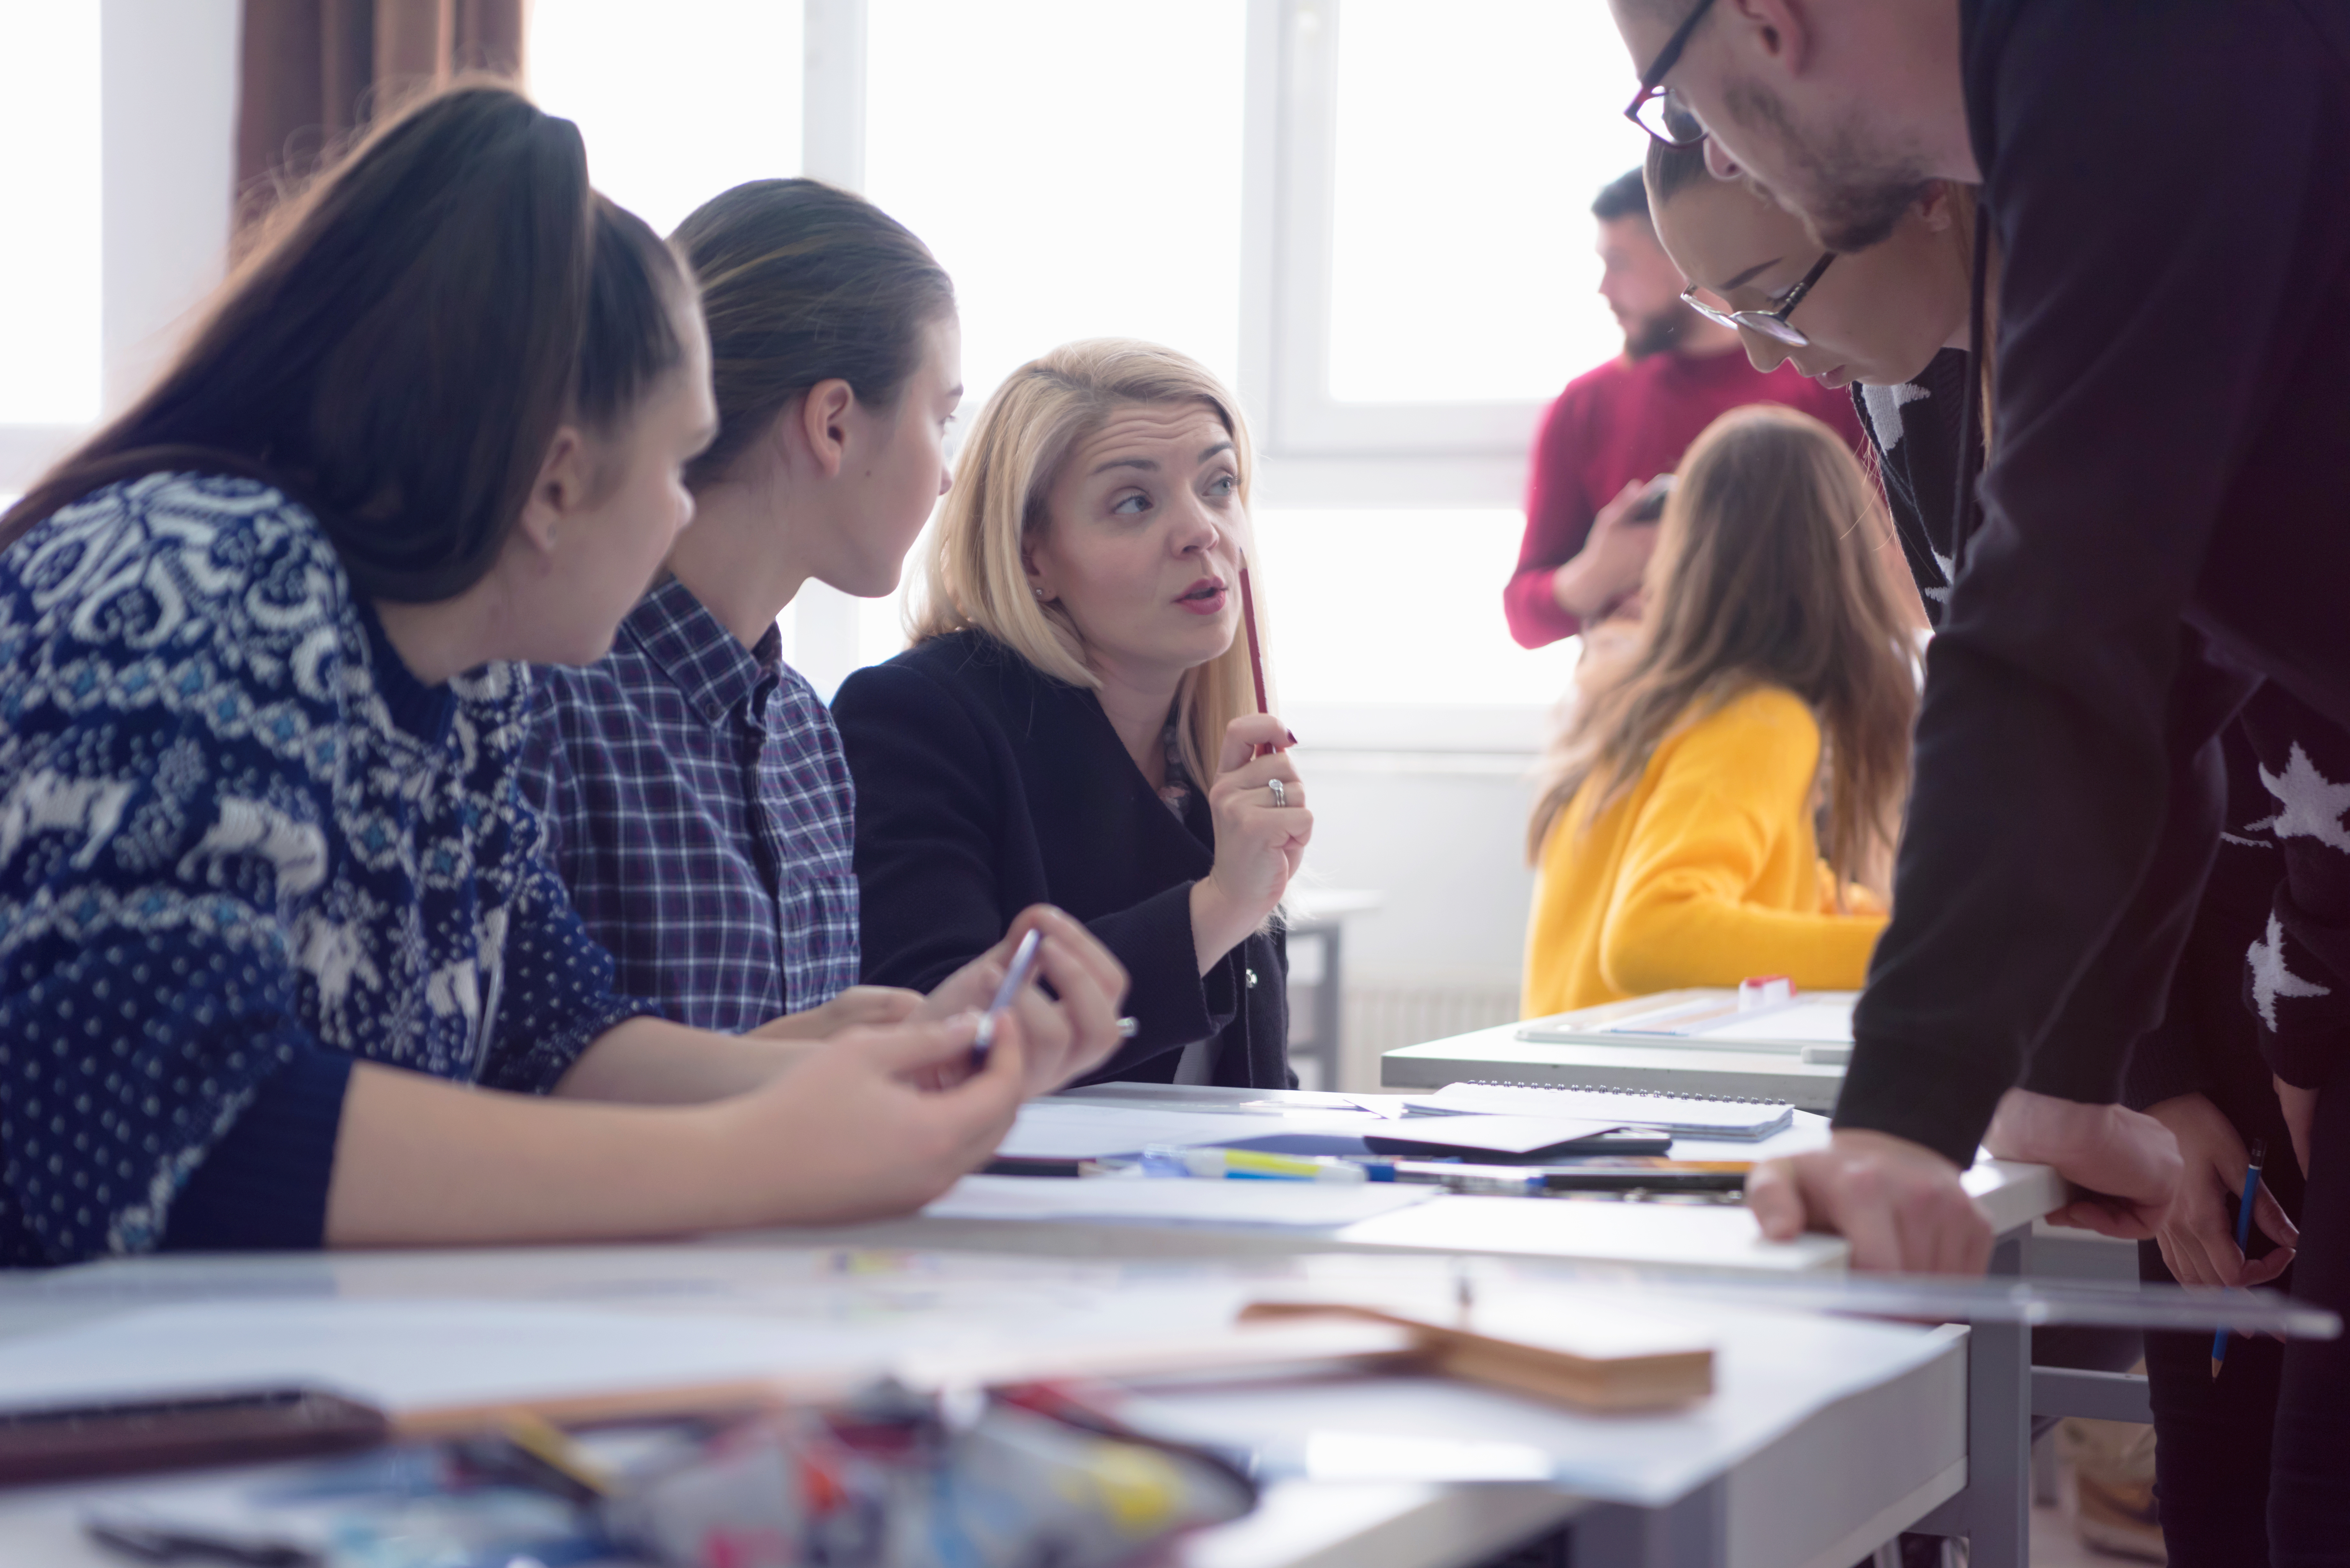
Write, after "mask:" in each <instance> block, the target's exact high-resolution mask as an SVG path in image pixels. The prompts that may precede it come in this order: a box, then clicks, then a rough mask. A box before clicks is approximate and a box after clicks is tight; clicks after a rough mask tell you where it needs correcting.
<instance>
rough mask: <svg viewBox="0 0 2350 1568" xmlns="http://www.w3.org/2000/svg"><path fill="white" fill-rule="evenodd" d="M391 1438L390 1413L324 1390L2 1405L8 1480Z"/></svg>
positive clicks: (245, 1459)
mask: <svg viewBox="0 0 2350 1568" xmlns="http://www.w3.org/2000/svg"><path fill="white" fill-rule="evenodd" d="M390 1437H391V1423H390V1420H389V1419H388V1418H386V1417H385V1416H384V1413H383V1412H382V1411H380V1410H378V1409H376V1408H375V1407H372V1406H369V1405H362V1404H359V1402H358V1401H357V1400H353V1399H346V1398H344V1397H341V1396H340V1395H337V1394H328V1393H323V1392H321V1391H319V1390H317V1389H315V1388H265V1389H256V1390H253V1391H250V1392H224V1393H218V1394H189V1395H183V1396H181V1397H175V1398H170V1399H149V1400H134V1401H123V1402H120V1403H109V1404H95V1405H73V1406H48V1407H36V1408H32V1409H17V1410H7V1409H0V1486H27V1485H31V1484H34V1483H36V1482H46V1481H59V1480H78V1479H80V1478H82V1477H86V1476H106V1475H130V1474H134V1473H137V1472H139V1471H143V1470H166V1469H187V1468H189V1467H191V1466H195V1465H232V1464H255V1463H259V1462H261V1461H264V1460H267V1459H300V1458H307V1457H308V1456H310V1455H313V1454H332V1453H343V1452H348V1451H349V1450H352V1449H368V1448H373V1447H375V1446H376V1445H377V1444H379V1443H383V1442H388V1441H389V1440H390Z"/></svg>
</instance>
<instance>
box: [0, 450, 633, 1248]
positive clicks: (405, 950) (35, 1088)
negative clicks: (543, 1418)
mask: <svg viewBox="0 0 2350 1568" xmlns="http://www.w3.org/2000/svg"><path fill="white" fill-rule="evenodd" d="M528 698H529V691H528V676H527V674H526V672H525V670H523V669H522V668H521V667H520V666H508V665H489V666H485V667H484V668H483V669H481V670H476V671H474V672H473V673H472V674H470V675H468V676H465V677H463V678H460V679H458V680H452V681H451V682H449V683H448V685H447V686H445V687H441V688H427V687H425V686H423V685H422V684H421V683H420V682H419V681H418V680H416V678H415V677H414V676H413V675H411V673H410V672H409V671H408V670H407V668H406V667H405V666H404V665H402V664H401V663H400V660H399V658H398V655H397V654H396V653H394V652H392V650H391V648H390V643H389V642H388V641H386V640H385V639H383V636H382V632H381V629H380V626H379V625H378V624H377V623H376V621H375V618H374V616H373V614H372V612H371V611H370V610H369V609H368V608H367V607H365V605H364V603H363V602H362V601H361V600H360V599H359V597H357V596H356V595H355V594H354V592H353V591H352V587H351V584H350V580H349V578H348V576H345V574H344V572H343V569H342V566H341V563H340V561H339V560H338V557H337V556H336V554H335V551H334V548H333V546H332V545H331V544H330V543H329V542H328V539H327V537H326V535H324V534H323V533H322V532H321V531H320V529H319V527H318V525H317V521H316V520H315V519H314V518H313V517H312V516H311V515H310V514H309V513H308V512H307V511H306V510H304V509H303V508H302V507H300V506H298V505H296V504H294V503H292V502H291V501H289V500H288V499H287V498H286V496H285V495H284V494H282V493H279V492H278V491H276V490H274V489H271V488H270V487H268V486H266V485H265V484H261V483H255V482H253V481H250V480H244V479H232V478H224V477H218V476H201V475H191V474H151V475H147V476H145V477H142V478H139V479H135V480H130V481H126V482H124V483H119V484H115V485H111V486H109V487H107V488H105V489H103V490H99V491H97V492H94V493H91V494H90V495H88V496H85V497H84V498H82V499H81V500H79V501H78V502H76V503H74V504H72V505H70V506H68V507H66V508H64V509H62V510H60V511H59V512H57V514H54V515H53V516H51V517H49V518H47V520H45V521H44V522H42V523H41V524H38V525H37V526H36V527H35V528H34V529H33V530H32V531H31V532H30V533H28V534H27V535H26V536H25V537H24V538H22V539H20V540H18V541H17V542H16V544H15V545H11V546H10V547H9V548H7V549H6V550H5V551H0V1151H5V1169H4V1170H0V1265H4V1264H26V1263H43V1262H51V1263H54V1262H71V1261H74V1260H78V1259H83V1258H88V1257H92V1256H97V1255H99V1254H104V1253H114V1252H137V1251H147V1250H149V1249H151V1248H152V1247H154V1246H156V1245H157V1244H159V1242H160V1241H162V1239H163V1238H164V1235H165V1231H166V1229H167V1227H168V1226H169V1224H170V1222H171V1219H172V1203H173V1200H174V1199H175V1197H177V1196H179V1195H180V1194H181V1193H182V1190H183V1189H185V1187H186V1185H187V1183H188V1181H189V1179H190V1177H191V1174H192V1172H194V1171H195V1170H196V1169H197V1168H199V1167H200V1166H201V1165H202V1164H203V1161H204V1160H205V1158H206V1157H207V1155H208V1154H209V1153H210V1152H212V1151H213V1149H214V1148H215V1147H217V1146H219V1145H220V1143H221V1141H222V1140H223V1139H224V1137H229V1136H230V1135H231V1132H232V1129H233V1128H234V1127H235V1126H236V1124H237V1122H238V1119H239V1117H240V1116H242V1115H243V1114H244V1112H245V1111H246V1110H247V1109H248V1108H249V1107H250V1106H253V1105H254V1104H255V1101H256V1097H257V1096H262V1095H263V1094H264V1092H265V1089H266V1088H267V1087H268V1085H269V1081H270V1080H271V1079H272V1077H273V1075H280V1074H284V1073H286V1072H287V1071H288V1069H289V1067H291V1066H294V1065H296V1064H299V1062H300V1061H301V1060H302V1059H304V1058H306V1057H309V1058H314V1059H315V1058H316V1057H317V1056H318V1055H319V1054H334V1053H341V1054H346V1055H347V1056H348V1057H355V1058H363V1059H367V1060H370V1061H376V1062H382V1063H388V1064H397V1065H399V1066H402V1067H408V1068H411V1069H413V1070H415V1071H418V1072H422V1073H428V1074H431V1075H434V1076H436V1077H442V1078H448V1079H453V1080H457V1081H460V1082H466V1083H478V1084H482V1085H488V1086H492V1087H495V1088H501V1089H509V1090H517V1091H523V1092H533V1093H543V1092H545V1091H546V1090H547V1089H548V1088H550V1087H552V1086H553V1085H554V1084H555V1082H556V1079H558V1078H560V1077H561V1076H562V1075H563V1074H564V1073H565V1072H566V1071H567V1069H568V1068H569V1066H570V1065H571V1063H572V1062H573V1061H574V1060H575V1059H576V1058H577V1055H578V1054H579V1053H580V1052H581V1051H582V1050H583V1049H585V1048H586V1046H587V1044H588V1043H589V1042H590V1041H592V1040H594V1039H595V1037H596V1036H597V1035H598V1034H599V1033H603V1032H604V1031H605V1030H606V1029H608V1028H610V1027H611V1026H612V1025H613V1024H615V1023H619V1022H620V1021H621V1020H623V1019H625V1018H628V1017H631V1016H633V1015H636V1014H638V1013H641V1012H650V1011H652V1009H651V1008H650V1005H649V1004H646V1003H643V1002H636V1001H633V1000H630V999H627V998H623V997H619V996H616V995H615V994H614V993H613V992H612V989H611V972H612V968H611V961H610V959H609V958H608V957H607V956H606V954H605V953H604V951H603V950H601V949H600V948H598V947H597V946H596V944H595V943H594V942H593V941H592V940H590V939H589V938H588V937H587V933H586V932H585V930H584V929H582V928H581V926H580V924H579V921H578V919H577V916H576V915H574V914H573V912H572V909H571V907H570V904H569V902H568V901H567V899H566V898H565V897H564V893H563V890H562V888H561V886H560V885H559V884H558V883H557V882H556V880H555V879H554V877H552V875H551V874H550V873H549V872H548V871H547V870H546V867H545V866H544V865H543V863H542V862H541V860H540V857H539V855H538V852H537V848H538V825H537V821H536V818H535V817H534V816H533V815H532V814H531V812H530V810H529V808H528V807H527V806H526V805H525V804H524V803H523V800H522V797H521V795H520V794H519V792H518V791H517V790H516V789H515V781H514V763H515V752H516V749H517V747H518V746H519V744H520V742H521V740H522V736H523V727H524V724H525V719H526V710H527V707H528ZM339 1105H340V1098H339V1092H338V1093H337V1095H336V1096H335V1098H334V1099H333V1101H332V1106H334V1107H336V1108H337V1109H338V1107H339ZM327 1136H328V1137H330V1136H331V1134H330V1133H328V1135H327ZM315 1179H316V1180H317V1182H318V1183H319V1184H320V1188H319V1190H318V1191H317V1193H314V1194H312V1195H311V1199H312V1201H313V1203H314V1205H315V1212H317V1213H323V1204H324V1196H323V1182H324V1179H325V1172H324V1170H319V1171H317V1172H316V1173H315Z"/></svg>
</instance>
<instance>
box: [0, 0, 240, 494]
mask: <svg viewBox="0 0 2350 1568" xmlns="http://www.w3.org/2000/svg"><path fill="white" fill-rule="evenodd" d="M239 10H240V6H239V5H238V3H237V0H100V5H99V418H98V420H97V421H93V422H92V423H90V424H55V423H9V424H0V493H17V492H21V491H22V490H24V489H25V488H26V486H28V485H30V484H31V483H33V482H34V481H35V480H36V479H38V478H39V477H40V475H41V472H42V471H43V470H44V469H46V468H47V466H48V465H49V464H50V463H51V462H55V461H56V460H57V458H58V457H60V456H62V455H64V453H65V452H68V451H69V450H70V449H71V448H72V447H73V445H74V443H75V442H76V441H80V440H82V439H83V438H84V437H86V436H88V434H89V433H90V431H93V430H94V429H96V428H97V427H98V425H99V424H100V423H103V422H104V421H106V420H108V419H110V418H112V417H113V416H114V415H115V414H116V413H119V412H120V411H121V410H122V408H123V407H124V406H125V405H126V404H127V403H129V402H130V400H131V399H132V398H134V397H136V396H137V395H138V394H139V392H140V390H141V389H144V388H145V386H146V385H147V382H148V381H149V379H151V378H152V376H153V375H154V373H155V371H156V369H158V368H159V366H160V364H161V360H162V358H163V357H164V356H165V355H166V354H168V353H169V352H170V350H171V348H172V344H173V343H174V342H175V341H176V339H177V337H178V335H179V331H180V329H181V328H182V327H183V326H184V325H185V323H186V320H187V317H188V316H189V314H190V313H191V312H192V310H194V309H195V308H196V307H197V306H200V305H201V304H202V303H203V301H204V299H205V298H206V297H208V296H210V295H211V293H212V291H213V288H214V287H215V286H218V285H219V283H220V281H221V279H222V278H223V277H224V276H225V275H226V274H227V267H228V242H229V216H230V202H231V199H232V197H233V196H234V193H235V188H236V168H235V162H234V151H235V147H236V118H235V117H236V82H237V48H238V41H239V20H238V13H239ZM205 124H211V125H213V126H215V127H217V129H218V134H217V135H213V136H204V135H191V134H189V128H190V127H191V126H192V125H193V126H202V125H205Z"/></svg>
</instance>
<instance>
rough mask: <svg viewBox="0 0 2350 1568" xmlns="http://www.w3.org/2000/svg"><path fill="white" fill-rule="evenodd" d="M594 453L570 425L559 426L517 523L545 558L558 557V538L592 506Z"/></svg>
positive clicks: (521, 532)
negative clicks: (573, 519) (566, 527)
mask: <svg viewBox="0 0 2350 1568" xmlns="http://www.w3.org/2000/svg"><path fill="white" fill-rule="evenodd" d="M594 468H595V461H594V454H593V453H592V452H590V451H589V450H588V444H587V437H586V436H585V435H583V434H581V433H580V431H578V430H577V429H576V428H575V427H573V426H570V425H561V426H558V427H556V431H555V439H554V440H553V441H549V442H548V443H547V446H546V461H545V462H542V463H540V464H539V465H538V476H537V477H536V478H535V479H533V480H532V481H531V485H530V494H529V496H528V497H527V498H525V500H524V502H523V504H522V515H521V516H520V517H518V518H516V519H515V532H516V533H518V534H520V535H522V537H523V539H524V540H525V542H527V543H528V544H529V545H530V546H531V548H533V549H535V550H536V551H537V552H538V553H539V554H540V555H542V556H552V555H553V554H555V545H556V535H558V534H559V533H560V532H561V531H562V528H563V525H564V524H566V523H567V522H569V521H570V520H571V518H572V517H573V516H575V515H576V514H577V513H578V512H579V510H580V508H582V507H583V506H585V505H587V501H588V498H589V495H590V493H591V492H592V490H593V487H594V481H595V477H596V476H595V473H594V472H593V471H594Z"/></svg>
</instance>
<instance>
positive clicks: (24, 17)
mask: <svg viewBox="0 0 2350 1568" xmlns="http://www.w3.org/2000/svg"><path fill="white" fill-rule="evenodd" d="M98 18H99V8H98V6H96V5H9V6H5V7H0V60H6V61H10V62H12V63H14V64H15V65H16V67H18V68H16V69H13V70H11V71H9V72H8V73H7V75H8V86H7V90H6V91H5V92H0V148H5V149H7V150H8V151H7V152H6V153H5V155H0V234H5V235H6V236H7V238H6V240H5V243H0V366H5V367H6V373H5V375H0V424H32V425H71V424H81V423H84V422H87V421H90V420H94V419H96V418H97V417H98V404H99V368H100V358H99V353H100V350H99V276H100V267H99V184H98V182H99V65H98ZM34 62H38V64H37V67H36V66H35V64H34ZM224 200H225V197H224Z"/></svg>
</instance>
